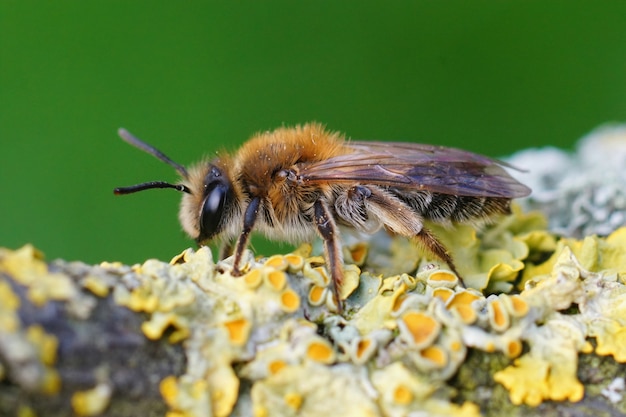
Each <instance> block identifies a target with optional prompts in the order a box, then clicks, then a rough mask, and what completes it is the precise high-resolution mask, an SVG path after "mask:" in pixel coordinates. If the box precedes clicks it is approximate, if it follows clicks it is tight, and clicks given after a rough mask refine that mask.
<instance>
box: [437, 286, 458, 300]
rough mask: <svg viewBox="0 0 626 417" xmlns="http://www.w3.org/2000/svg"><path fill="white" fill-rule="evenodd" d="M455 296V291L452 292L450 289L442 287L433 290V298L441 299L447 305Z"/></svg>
mask: <svg viewBox="0 0 626 417" xmlns="http://www.w3.org/2000/svg"><path fill="white" fill-rule="evenodd" d="M453 296H454V291H453V290H451V289H450V288H446V287H441V288H435V289H434V290H433V297H435V298H439V299H440V300H442V301H443V302H444V303H447V302H448V300H450V298H452V297H453Z"/></svg>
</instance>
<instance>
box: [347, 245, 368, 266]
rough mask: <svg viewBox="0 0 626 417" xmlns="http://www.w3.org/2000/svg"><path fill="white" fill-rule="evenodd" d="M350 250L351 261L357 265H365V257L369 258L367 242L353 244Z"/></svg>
mask: <svg viewBox="0 0 626 417" xmlns="http://www.w3.org/2000/svg"><path fill="white" fill-rule="evenodd" d="M349 250H350V257H351V263H353V264H355V265H357V266H361V265H363V263H364V262H365V259H366V258H367V252H368V250H369V246H368V245H367V244H366V243H357V244H356V245H352V246H351V247H350V248H349Z"/></svg>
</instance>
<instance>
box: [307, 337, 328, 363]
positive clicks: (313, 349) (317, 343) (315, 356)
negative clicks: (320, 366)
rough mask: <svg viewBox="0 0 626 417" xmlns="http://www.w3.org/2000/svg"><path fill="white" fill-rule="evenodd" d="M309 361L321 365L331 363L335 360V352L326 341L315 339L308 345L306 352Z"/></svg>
mask: <svg viewBox="0 0 626 417" xmlns="http://www.w3.org/2000/svg"><path fill="white" fill-rule="evenodd" d="M306 355H307V357H308V358H309V359H312V360H314V361H316V362H321V363H332V362H333V361H334V360H335V351H334V350H333V348H332V346H331V345H330V343H328V341H326V340H325V339H320V338H316V339H314V340H312V341H311V342H310V343H309V346H308V347H307V350H306Z"/></svg>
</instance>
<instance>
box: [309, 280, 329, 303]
mask: <svg viewBox="0 0 626 417" xmlns="http://www.w3.org/2000/svg"><path fill="white" fill-rule="evenodd" d="M327 291H328V290H327V288H324V287H320V286H318V285H313V286H312V287H311V289H310V290H309V296H308V298H307V300H308V302H309V304H311V305H312V306H319V305H322V304H323V303H324V300H325V299H326V293H327Z"/></svg>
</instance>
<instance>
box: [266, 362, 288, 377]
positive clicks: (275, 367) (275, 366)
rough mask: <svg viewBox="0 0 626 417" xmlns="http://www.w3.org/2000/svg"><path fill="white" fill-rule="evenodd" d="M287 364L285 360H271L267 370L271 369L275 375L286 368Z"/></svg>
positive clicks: (271, 372)
mask: <svg viewBox="0 0 626 417" xmlns="http://www.w3.org/2000/svg"><path fill="white" fill-rule="evenodd" d="M286 366H287V363H286V362H285V361H283V360H280V359H276V360H273V361H271V362H270V363H269V364H268V365H267V370H268V371H269V373H270V374H271V375H274V374H277V373H278V372H280V371H281V370H283V369H285V367H286Z"/></svg>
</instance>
